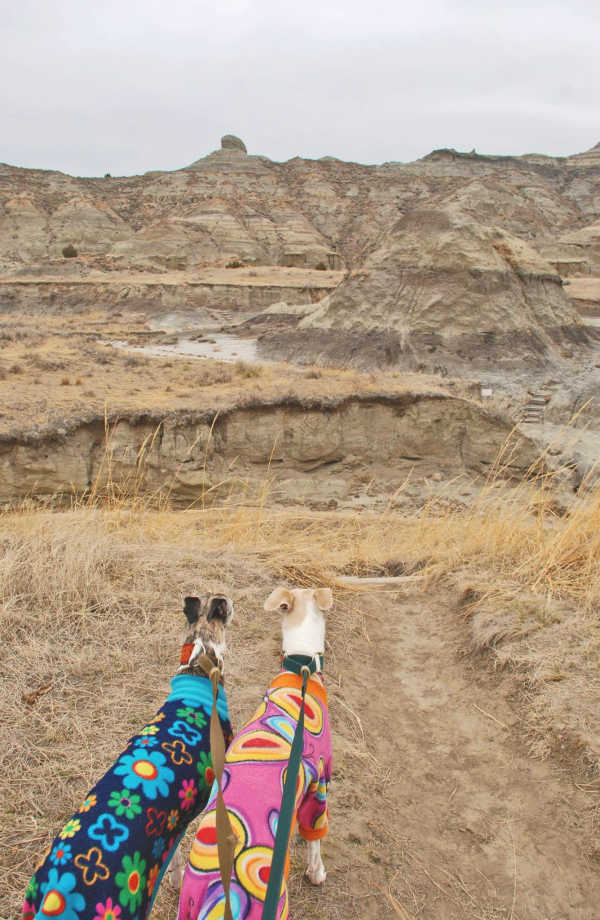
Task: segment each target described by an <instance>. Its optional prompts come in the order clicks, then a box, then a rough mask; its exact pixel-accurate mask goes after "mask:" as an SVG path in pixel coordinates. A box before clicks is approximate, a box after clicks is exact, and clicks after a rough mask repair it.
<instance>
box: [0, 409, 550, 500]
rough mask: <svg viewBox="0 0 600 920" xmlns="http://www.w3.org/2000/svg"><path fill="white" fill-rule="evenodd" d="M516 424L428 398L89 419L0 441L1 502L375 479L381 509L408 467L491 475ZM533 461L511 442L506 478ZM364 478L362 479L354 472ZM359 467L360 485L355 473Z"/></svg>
mask: <svg viewBox="0 0 600 920" xmlns="http://www.w3.org/2000/svg"><path fill="white" fill-rule="evenodd" d="M510 431H511V425H510V423H508V422H507V421H506V420H505V419H502V418H500V417H497V416H494V415H492V414H490V413H488V412H485V411H484V410H483V409H482V408H481V407H479V406H477V405H476V404H475V403H473V402H471V401H469V400H467V399H460V398H454V397H445V396H442V395H425V394H413V393H404V394H400V395H398V394H395V395H390V394H385V393H382V394H379V395H376V394H369V395H368V396H363V397H345V398H343V399H312V400H300V399H291V398H282V399H279V400H272V401H270V402H268V403H267V402H264V401H262V402H261V401H257V402H256V403H255V404H253V405H245V406H244V407H241V408H237V409H236V408H233V409H229V410H225V411H222V412H220V413H216V412H214V411H208V412H204V413H201V412H195V413H194V412H180V413H164V414H160V413H154V414H153V413H150V412H148V413H139V414H137V415H133V414H132V415H130V416H129V417H127V418H120V419H114V420H112V421H111V420H110V419H108V420H106V419H104V418H102V417H99V416H90V417H85V416H84V418H83V419H82V418H79V419H73V420H72V421H65V422H64V423H63V424H62V425H61V426H60V427H54V428H53V429H51V430H47V431H44V430H40V429H38V430H37V431H36V433H35V434H31V435H27V433H21V434H19V436H18V437H17V436H11V435H8V434H6V435H2V436H1V437H0V502H5V503H7V502H16V501H19V500H22V499H23V498H26V497H27V496H30V495H36V496H38V497H40V496H44V495H45V496H54V495H56V494H59V495H60V494H66V495H72V494H73V493H86V492H89V491H90V490H92V491H93V490H95V489H103V488H105V487H106V485H107V483H109V482H110V483H111V484H113V485H115V486H116V487H117V489H119V490H121V489H130V490H133V489H135V490H139V489H143V490H144V491H148V490H159V489H162V490H163V491H164V493H165V494H168V495H169V497H170V498H171V499H172V500H174V501H176V502H183V503H189V502H194V501H199V500H201V499H202V498H203V496H204V497H205V498H206V499H207V500H209V501H210V500H212V499H214V498H215V497H217V496H221V497H223V496H224V495H228V494H230V493H231V492H232V491H235V490H238V489H240V490H243V489H246V488H248V486H251V487H258V486H262V484H264V485H265V487H268V491H269V492H270V494H271V495H272V497H273V498H274V499H275V500H285V501H305V502H307V503H308V504H310V503H315V502H323V501H325V502H327V501H332V500H333V501H334V502H337V501H340V500H341V501H343V500H344V499H346V498H348V496H349V495H350V494H351V493H352V490H353V488H357V489H358V491H360V492H363V491H364V488H365V478H364V474H365V473H366V476H367V481H369V480H376V479H377V476H378V474H381V476H382V482H381V489H382V492H383V494H384V496H385V501H386V502H388V501H389V499H390V496H391V495H393V493H394V487H395V488H396V489H397V488H399V487H400V486H401V485H402V483H403V481H405V479H406V477H407V476H408V475H409V473H410V471H411V470H413V469H415V468H417V469H421V470H422V471H424V472H425V473H426V474H428V473H430V472H433V471H435V473H436V475H438V476H439V475H441V473H445V474H447V475H448V476H452V475H456V474H457V473H459V472H461V471H463V472H464V471H466V470H469V471H472V472H475V473H487V472H488V471H489V470H490V468H491V466H492V464H493V463H494V461H495V460H496V457H497V455H498V452H499V451H500V449H501V448H502V446H503V445H504V443H505V441H506V439H507V437H508V435H509V433H510ZM536 455H537V449H536V447H535V445H534V443H533V442H532V441H530V440H529V439H527V438H526V437H524V436H522V435H517V436H516V438H515V440H514V447H513V449H512V450H511V451H510V452H509V454H507V455H506V456H505V462H506V470H505V472H509V473H510V472H514V473H523V472H524V471H525V470H526V469H528V468H529V466H530V465H531V464H532V462H533V461H534V460H535V457H536ZM361 470H362V471H363V473H362V474H361V473H360V471H361ZM357 471H358V473H359V475H358V479H353V475H354V474H355V473H356V472H357Z"/></svg>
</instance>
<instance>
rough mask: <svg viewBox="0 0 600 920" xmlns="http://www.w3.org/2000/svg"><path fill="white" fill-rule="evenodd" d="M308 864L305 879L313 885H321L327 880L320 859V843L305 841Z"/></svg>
mask: <svg viewBox="0 0 600 920" xmlns="http://www.w3.org/2000/svg"><path fill="white" fill-rule="evenodd" d="M306 846H307V849H308V863H307V866H306V877H307V879H308V881H309V882H311V884H313V885H322V884H323V882H324V881H325V879H326V878H327V873H326V872H325V866H324V865H323V860H322V859H321V841H320V840H307V841H306Z"/></svg>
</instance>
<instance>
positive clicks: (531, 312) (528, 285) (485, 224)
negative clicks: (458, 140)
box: [0, 147, 600, 368]
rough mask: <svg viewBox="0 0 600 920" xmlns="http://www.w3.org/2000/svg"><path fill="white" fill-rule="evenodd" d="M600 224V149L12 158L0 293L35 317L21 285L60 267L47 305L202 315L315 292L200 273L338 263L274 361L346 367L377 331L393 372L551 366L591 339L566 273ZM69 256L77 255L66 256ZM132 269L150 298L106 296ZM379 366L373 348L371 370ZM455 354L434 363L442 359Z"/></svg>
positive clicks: (1, 182)
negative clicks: (65, 170) (358, 160)
mask: <svg viewBox="0 0 600 920" xmlns="http://www.w3.org/2000/svg"><path fill="white" fill-rule="evenodd" d="M599 219H600V150H599V149H598V148H597V147H596V148H593V149H592V150H591V151H588V152H587V153H585V154H580V155H576V156H573V157H566V158H551V157H544V156H524V157H501V156H500V157H494V156H479V155H477V154H475V153H471V154H461V153H457V152H456V151H452V150H439V151H434V152H433V153H432V154H430V155H429V156H427V157H424V158H423V159H422V160H418V161H416V162H415V163H409V164H402V163H386V164H383V165H382V166H364V165H360V164H355V163H344V162H342V161H340V160H336V159H334V158H331V157H327V158H324V159H322V160H319V161H309V160H303V159H301V158H295V159H293V160H290V161H288V162H287V163H274V162H272V161H271V160H269V159H268V158H267V157H262V156H248V155H247V154H246V153H245V152H244V151H243V150H242V149H241V148H236V149H233V148H231V149H230V148H227V149H222V150H220V151H217V152H215V153H212V154H209V155H208V156H206V157H203V158H201V159H199V160H197V161H196V162H194V163H192V164H191V165H190V166H188V167H186V168H184V169H180V170H175V171H173V172H168V173H167V172H153V173H147V174H146V175H144V176H133V177H129V178H114V179H113V178H110V177H109V178H105V179H81V178H73V177H71V176H65V175H63V174H61V173H55V172H43V171H41V170H22V169H17V168H15V167H10V166H6V165H1V166H0V272H4V273H8V274H9V275H11V276H12V280H13V286H12V287H9V285H8V284H5V285H4V287H3V288H2V289H1V290H0V307H2V308H4V309H13V310H14V309H17V308H18V303H19V302H21V303H23V302H25V301H27V303H28V308H29V305H31V307H32V308H35V306H36V302H35V298H36V291H35V290H33V291H31V290H30V291H29V292H26V291H25V289H18V287H17V286H16V285H14V279H15V276H19V277H22V276H24V275H26V276H27V277H28V278H29V279H30V280H31V279H32V278H35V277H36V276H41V275H46V274H50V275H54V276H56V278H57V285H59V282H60V283H61V284H63V283H64V287H63V288H60V285H59V286H58V287H56V288H55V290H54V291H52V290H51V289H50V288H44V289H42V288H41V287H40V289H39V291H37V294H38V295H39V296H38V298H37V308H38V309H48V308H49V307H48V302H49V301H50V300H51V299H52V298H54V300H53V301H52V303H51V305H50V306H51V308H52V309H56V308H58V306H60V305H63V306H64V308H65V309H76V308H77V307H78V305H83V306H87V307H90V306H92V305H94V306H95V305H96V304H97V303H106V302H111V300H112V301H116V302H118V303H119V306H122V305H124V304H126V303H130V304H131V305H132V306H134V307H135V308H136V309H138V308H140V307H143V308H147V306H148V303H149V302H150V301H153V302H154V303H156V304H157V308H165V309H186V308H187V307H188V306H191V308H192V309H195V308H196V304H197V303H199V302H200V301H202V302H203V303H207V302H208V301H212V302H216V301H218V300H219V298H220V299H221V300H228V301H229V302H230V304H231V306H237V305H242V306H245V307H249V308H254V309H257V310H261V309H263V308H264V307H268V306H269V305H270V304H272V303H274V302H278V301H281V300H286V301H287V302H288V303H289V304H291V305H297V304H299V303H306V302H308V300H307V298H310V297H311V296H312V295H311V294H310V292H308V293H306V292H304V291H303V287H304V286H303V285H300V289H299V290H298V291H295V290H292V289H291V288H290V290H289V291H288V292H287V293H286V294H284V295H283V296H282V293H281V291H279V290H277V283H276V282H274V283H273V285H272V287H271V288H269V287H268V286H265V289H264V290H263V291H262V293H260V294H259V293H258V292H257V291H256V290H254V291H253V292H250V293H248V292H246V291H245V290H244V285H237V286H235V285H234V286H232V288H231V290H227V291H225V290H223V291H219V292H217V291H215V290H212V291H208V290H206V291H205V292H204V294H201V293H200V292H199V291H198V290H192V288H191V286H190V284H189V280H190V279H189V275H190V273H194V272H201V271H205V270H206V269H207V267H214V266H221V267H224V266H227V265H237V264H240V263H244V264H245V265H247V266H257V267H258V266H271V267H274V268H278V269H280V270H283V267H285V266H288V267H292V268H295V269H303V270H304V269H310V270H316V269H317V268H319V269H325V270H328V269H331V270H334V271H338V270H341V269H344V270H347V272H348V276H347V278H346V280H345V281H344V282H343V283H342V284H341V285H340V286H339V288H338V289H337V290H332V292H331V294H330V296H329V298H328V299H327V300H326V302H325V303H324V304H323V309H322V310H321V311H320V312H317V313H315V314H314V315H313V316H312V317H306V318H305V320H303V322H302V324H301V326H300V329H299V330H298V331H299V333H302V334H300V335H299V336H297V338H296V345H295V346H294V348H290V347H289V342H288V343H287V345H288V352H289V354H287V353H286V351H285V347H286V341H285V340H282V341H281V342H280V341H279V340H278V339H277V337H276V336H275V337H274V338H272V339H271V342H270V347H271V351H272V352H274V353H277V349H278V348H279V345H280V344H281V345H282V348H281V349H280V352H279V353H280V354H281V355H282V356H286V357H290V358H292V359H293V357H294V352H297V350H298V347H300V346H301V347H302V348H303V349H304V350H305V352H309V353H308V355H307V356H308V357H309V359H310V360H315V357H316V355H317V353H318V348H317V346H318V345H320V351H321V353H322V355H323V356H324V357H325V358H327V359H329V360H332V359H337V358H338V356H339V354H346V355H348V354H349V353H354V352H355V351H356V350H357V349H358V350H360V348H359V342H360V336H362V335H363V334H364V333H365V332H367V333H368V334H369V335H373V336H384V337H386V339H387V344H386V347H387V351H388V353H389V355H391V357H392V361H391V362H390V363H392V364H393V363H397V364H398V365H399V366H402V365H403V364H404V365H406V364H407V360H406V354H405V352H406V348H405V346H406V343H407V342H408V343H409V345H410V347H409V349H408V353H409V356H411V360H412V366H416V367H418V366H419V365H420V364H422V363H423V354H425V353H428V352H429V353H432V352H430V349H437V348H438V347H440V348H441V349H442V350H443V349H446V351H447V352H449V353H450V356H453V357H454V359H455V361H454V368H456V365H457V363H458V364H460V362H462V363H463V365H464V364H465V363H468V361H470V360H471V359H476V360H478V359H479V358H480V357H483V359H484V363H485V361H488V363H489V362H492V363H494V364H500V365H502V364H504V363H505V362H508V363H510V362H511V361H512V360H514V359H515V357H518V359H519V360H520V361H521V363H522V362H523V360H525V361H527V360H529V358H530V357H531V356H533V357H534V358H535V356H536V355H541V359H540V360H548V359H550V358H552V353H553V349H554V348H555V345H556V344H557V343H558V345H559V346H560V345H561V344H563V342H564V341H569V342H577V341H578V340H579V339H582V340H585V334H584V333H581V332H580V331H579V330H578V328H577V326H578V322H577V314H576V312H575V310H574V309H573V307H572V306H571V304H570V302H569V300H568V298H567V295H566V293H565V289H563V286H562V282H561V278H560V277H559V274H558V272H559V270H560V271H562V272H564V273H565V274H567V275H569V276H570V277H572V276H573V275H577V274H579V273H584V274H585V273H589V272H590V271H593V270H596V269H597V268H598V267H599V266H600V263H599V257H598V240H597V232H596V230H597V224H598V220H599ZM68 246H73V247H74V249H75V250H76V251H77V256H76V257H74V258H66V257H65V256H64V255H63V253H64V251H65V247H68ZM167 271H169V272H173V273H175V274H177V273H179V282H177V281H175V283H174V284H173V285H171V287H169V289H168V290H167V287H166V286H164V287H160V283H159V281H158V279H157V284H156V285H155V286H154V287H152V285H151V283H150V282H151V279H152V276H153V275H156V274H160V273H164V272H167ZM61 272H62V273H63V274H64V275H65V277H64V278H62V279H59V278H58V275H59V274H60V273H61ZM90 273H91V274H96V275H102V276H103V278H102V279H97V281H96V283H95V286H94V285H88V286H82V287H79V288H77V289H76V290H75V289H74V290H70V289H68V286H67V284H66V282H67V280H68V278H71V279H73V281H75V280H77V279H79V280H85V279H87V278H88V277H89V276H90ZM128 273H129V274H134V273H142V274H146V275H147V279H146V282H145V285H146V286H145V287H143V290H142V289H139V290H138V289H136V286H135V284H133V283H132V284H131V285H130V286H129V290H127V292H126V293H125V291H126V289H127V287H128V286H127V285H126V284H125V285H123V286H122V287H121V288H118V285H115V286H113V285H112V283H111V280H110V279H111V277H112V278H114V277H115V275H119V274H120V275H122V276H126V275H127V274H128ZM314 273H315V274H317V272H316V271H314ZM102 281H104V282H106V287H105V288H104V289H103V288H102V286H101V284H102ZM333 286H334V285H333V284H330V285H329V287H330V288H333ZM138 287H139V284H138ZM115 289H117V293H115ZM314 299H317V298H316V297H315V298H314ZM306 329H309V330H310V329H323V330H324V331H325V333H327V332H329V331H331V330H334V331H335V330H338V331H339V332H340V334H341V339H340V340H339V341H337V340H336V339H335V337H334V336H331V335H328V334H325V335H323V336H322V337H321V339H320V341H319V340H318V337H315V336H313V337H312V338H311V336H310V335H306V334H304V333H303V332H302V330H306ZM506 336H508V338H506ZM432 337H433V338H432ZM469 337H471V338H469ZM482 337H483V346H482V341H481V339H482ZM528 337H529V339H528ZM490 342H492V345H493V347H492V348H491V351H490V350H489V347H488V346H489V344H490ZM481 346H482V347H481ZM377 347H378V346H377ZM488 352H489V353H488ZM369 355H370V351H369V348H367V350H366V356H365V358H364V359H363V360H362V365H363V366H367V365H368V360H367V359H368V358H369ZM450 356H449V355H446V358H447V360H446V361H444V360H440V361H437V362H433V363H434V364H435V363H437V364H438V365H440V366H444V365H445V364H448V363H451V362H450ZM413 359H414V360H413ZM408 363H409V365H410V362H408Z"/></svg>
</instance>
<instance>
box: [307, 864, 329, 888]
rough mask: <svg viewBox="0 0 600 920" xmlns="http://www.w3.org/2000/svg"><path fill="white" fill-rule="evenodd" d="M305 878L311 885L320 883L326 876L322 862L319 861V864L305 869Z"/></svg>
mask: <svg viewBox="0 0 600 920" xmlns="http://www.w3.org/2000/svg"><path fill="white" fill-rule="evenodd" d="M306 878H307V879H308V881H309V882H310V883H311V885H322V884H323V882H324V881H325V879H326V878H327V873H326V872H325V866H324V865H323V863H321V865H320V866H316V867H315V868H314V869H307V870H306Z"/></svg>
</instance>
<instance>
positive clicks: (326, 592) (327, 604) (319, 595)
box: [315, 588, 333, 610]
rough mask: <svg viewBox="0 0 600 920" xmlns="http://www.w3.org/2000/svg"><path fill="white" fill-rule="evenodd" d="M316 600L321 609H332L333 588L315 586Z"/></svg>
mask: <svg viewBox="0 0 600 920" xmlns="http://www.w3.org/2000/svg"><path fill="white" fill-rule="evenodd" d="M315 601H316V602H317V607H318V608H319V610H331V608H332V607H333V594H332V593H331V588H315Z"/></svg>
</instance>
